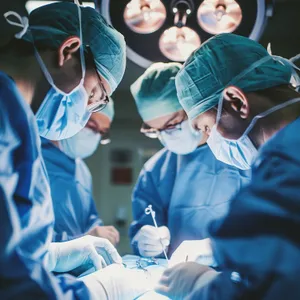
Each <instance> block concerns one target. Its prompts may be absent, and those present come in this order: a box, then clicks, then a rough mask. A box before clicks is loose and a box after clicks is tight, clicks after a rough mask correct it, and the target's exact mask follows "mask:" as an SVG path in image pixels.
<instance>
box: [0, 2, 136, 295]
mask: <svg viewBox="0 0 300 300" xmlns="http://www.w3.org/2000/svg"><path fill="white" fill-rule="evenodd" d="M5 18H6V19H7V21H8V22H9V23H10V24H11V25H12V26H16V27H17V29H18V32H17V33H16V35H15V39H13V40H12V41H11V42H10V43H9V44H7V45H6V46H5V47H2V48H1V49H0V70H1V72H0V90H1V93H0V159H1V163H0V219H1V229H0V230H1V232H0V282H1V285H0V298H1V299H20V298H22V299H37V298H38V299H78V298H79V299H92V298H93V297H95V296H94V295H95V294H96V295H97V296H98V297H99V298H101V299H106V298H109V299H120V297H119V296H118V295H120V294H125V295H128V297H131V298H135V296H137V295H136V289H135V290H134V289H131V287H132V286H134V283H133V282H131V278H132V277H130V276H129V275H128V274H126V273H128V272H130V271H131V270H126V269H124V268H123V266H122V265H121V258H120V256H119V254H118V253H117V251H116V250H115V248H114V247H113V246H112V244H111V243H110V242H109V241H108V240H106V239H103V238H97V237H93V236H84V237H81V238H79V239H75V240H72V241H68V242H63V243H50V242H51V240H52V235H53V223H54V215H53V208H52V201H51V196H50V188H49V184H48V178H47V174H46V170H45V166H44V162H43V158H42V156H41V149H40V138H39V135H41V136H43V137H44V138H47V139H51V140H60V139H63V138H69V137H71V136H73V135H75V134H76V133H78V132H79V131H80V130H81V129H82V128H83V127H84V126H85V124H86V122H87V121H88V119H89V117H90V115H91V113H92V112H96V111H99V110H100V108H101V107H102V106H103V105H104V104H105V103H107V99H108V96H109V95H110V94H111V93H112V92H113V91H114V90H115V88H116V87H117V86H118V84H119V83H120V81H121V79H122V76H123V74H124V70H125V43H124V39H123V37H122V35H121V34H119V33H118V32H117V31H116V30H115V29H113V28H112V27H111V26H109V25H108V24H107V23H106V22H105V21H104V19H103V18H102V17H101V16H100V15H99V14H98V13H97V12H96V11H95V10H93V9H91V8H82V7H79V6H77V5H75V4H72V3H55V4H51V5H48V6H44V7H42V8H39V9H37V10H35V11H33V12H32V13H31V15H30V16H29V20H28V19H27V18H21V17H20V16H19V15H18V14H15V13H14V12H7V13H6V14H5ZM32 109H33V111H34V112H35V115H34V114H33V112H32ZM111 263H115V264H112V265H110V266H108V267H107V268H105V269H103V270H99V271H97V272H94V273H93V274H92V275H93V277H87V278H85V277H83V278H82V279H81V280H79V279H76V278H74V277H72V276H68V275H61V276H56V277H55V276H54V275H53V274H52V273H51V271H55V272H67V271H68V270H72V269H73V268H76V267H79V266H81V267H82V266H84V267H86V268H88V267H89V268H91V267H94V268H95V269H100V268H101V267H102V265H105V264H111ZM118 270H119V272H118ZM104 271H105V272H104ZM124 274H125V275H126V276H124ZM107 278H109V280H107ZM120 279H122V280H121V281H120Z"/></svg>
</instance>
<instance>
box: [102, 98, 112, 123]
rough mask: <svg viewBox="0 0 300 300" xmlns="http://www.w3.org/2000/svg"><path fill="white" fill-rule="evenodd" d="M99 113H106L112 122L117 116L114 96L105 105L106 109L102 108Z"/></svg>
mask: <svg viewBox="0 0 300 300" xmlns="http://www.w3.org/2000/svg"><path fill="white" fill-rule="evenodd" d="M99 113H101V114H104V115H106V116H107V117H108V118H109V119H110V121H111V122H112V121H113V119H114V116H115V109H114V101H113V99H112V98H109V102H108V103H107V105H106V106H105V108H104V109H102V110H101V111H100V112H99Z"/></svg>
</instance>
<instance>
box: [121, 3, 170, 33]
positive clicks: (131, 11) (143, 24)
mask: <svg viewBox="0 0 300 300" xmlns="http://www.w3.org/2000/svg"><path fill="white" fill-rule="evenodd" d="M166 17H167V12H166V8H165V6H164V5H163V3H162V2H161V1H160V0H131V1H130V2H129V3H128V4H127V5H126V7H125V10H124V21H125V23H126V24H127V26H128V27H129V28H130V29H131V30H132V31H134V32H137V33H142V34H149V33H152V32H155V31H157V30H158V29H159V28H160V27H161V26H162V25H163V24H164V22H165V20H166Z"/></svg>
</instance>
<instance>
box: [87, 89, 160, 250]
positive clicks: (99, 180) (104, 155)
mask: <svg viewBox="0 0 300 300" xmlns="http://www.w3.org/2000/svg"><path fill="white" fill-rule="evenodd" d="M114 100H115V110H116V117H115V121H114V123H113V126H112V130H111V139H112V142H111V143H110V144H109V145H106V146H101V147H99V148H98V150H97V152H96V153H95V154H94V155H93V156H92V157H91V158H89V159H88V160H87V163H88V166H89V168H90V170H91V173H92V176H93V185H94V197H95V202H96V206H97V210H98V212H99V214H100V217H101V218H102V220H103V221H104V224H105V225H114V226H116V215H117V211H118V210H122V211H123V213H122V214H125V216H126V221H127V222H126V225H125V226H124V227H120V228H118V229H119V231H120V234H121V242H120V244H119V246H118V250H119V251H120V253H121V254H126V253H130V252H131V248H130V242H129V238H128V228H129V225H130V223H131V221H132V213H131V194H132V190H133V188H134V185H135V183H136V180H137V178H138V175H139V172H140V170H141V169H142V167H143V164H144V162H145V160H147V158H148V157H150V156H151V155H152V154H154V153H155V152H157V151H158V150H159V149H160V148H161V146H160V144H159V142H158V141H156V140H153V139H149V138H146V137H144V136H143V135H142V134H141V133H140V132H139V128H140V126H141V124H142V121H141V119H140V117H139V115H138V114H137V111H136V107H135V104H134V101H133V99H132V98H131V95H130V93H129V92H128V91H124V90H123V91H118V92H116V94H115V95H114ZM116 150H117V151H121V152H126V153H129V154H130V155H129V161H128V162H127V163H126V162H124V163H122V162H116V161H115V158H113V157H112V153H113V152H114V151H116ZM113 168H118V169H127V168H129V169H131V170H132V182H131V183H130V184H114V183H113V182H112V178H111V172H112V169H113ZM125 179H126V178H125Z"/></svg>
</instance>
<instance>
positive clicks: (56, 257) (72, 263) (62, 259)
mask: <svg viewBox="0 0 300 300" xmlns="http://www.w3.org/2000/svg"><path fill="white" fill-rule="evenodd" d="M45 262H46V268H47V269H48V270H49V271H54V272H68V271H71V270H74V269H75V268H78V267H80V268H81V272H83V271H86V270H88V269H90V268H92V267H94V268H95V269H96V270H99V269H101V268H102V267H105V266H107V265H110V264H112V263H120V264H121V263H122V258H121V256H120V255H119V253H118V252H117V250H116V249H115V247H114V246H113V245H112V244H111V243H110V242H109V241H108V240H107V239H103V238H98V237H94V236H90V235H86V236H83V237H81V238H78V239H74V240H72V241H68V242H61V243H51V244H50V246H49V251H48V253H47V256H46V258H45Z"/></svg>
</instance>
